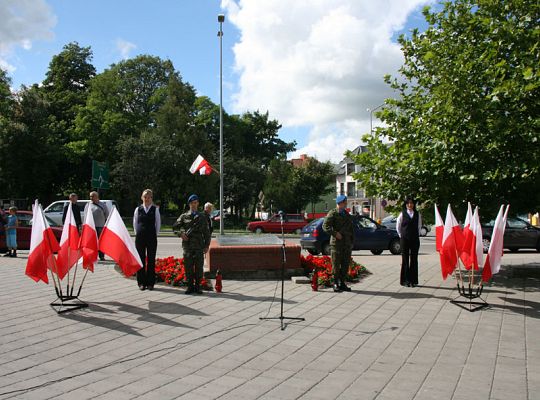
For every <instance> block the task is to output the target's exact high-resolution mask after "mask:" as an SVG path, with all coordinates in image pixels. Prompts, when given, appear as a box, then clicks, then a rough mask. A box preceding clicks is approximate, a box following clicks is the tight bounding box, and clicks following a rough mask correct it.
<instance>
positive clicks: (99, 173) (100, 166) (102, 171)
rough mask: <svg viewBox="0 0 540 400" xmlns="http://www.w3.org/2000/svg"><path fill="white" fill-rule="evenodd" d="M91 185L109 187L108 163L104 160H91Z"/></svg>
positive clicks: (102, 187)
mask: <svg viewBox="0 0 540 400" xmlns="http://www.w3.org/2000/svg"><path fill="white" fill-rule="evenodd" d="M92 187H93V188H95V189H109V165H108V164H107V163H106V162H98V161H96V160H92Z"/></svg>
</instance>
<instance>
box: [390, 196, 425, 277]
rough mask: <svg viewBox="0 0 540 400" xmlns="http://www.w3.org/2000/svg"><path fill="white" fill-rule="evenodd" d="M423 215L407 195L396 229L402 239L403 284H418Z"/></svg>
mask: <svg viewBox="0 0 540 400" xmlns="http://www.w3.org/2000/svg"><path fill="white" fill-rule="evenodd" d="M421 228H422V217H421V215H420V213H419V212H418V211H417V210H416V202H415V201H414V199H413V198H412V197H407V199H405V202H404V203H403V209H402V211H401V213H400V214H399V216H398V218H397V221H396V230H397V232H398V235H399V237H400V239H401V275H400V278H399V283H400V285H401V286H409V287H415V286H416V285H418V250H419V249H420V229H421Z"/></svg>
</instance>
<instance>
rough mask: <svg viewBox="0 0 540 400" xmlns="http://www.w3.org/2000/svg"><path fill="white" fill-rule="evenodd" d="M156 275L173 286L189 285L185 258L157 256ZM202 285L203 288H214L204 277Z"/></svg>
mask: <svg viewBox="0 0 540 400" xmlns="http://www.w3.org/2000/svg"><path fill="white" fill-rule="evenodd" d="M156 275H157V276H158V277H159V279H161V280H162V281H163V282H165V283H167V284H169V285H172V286H185V285H187V283H186V272H185V269H184V259H183V258H174V257H167V258H156ZM201 287H202V289H203V290H212V284H211V283H210V281H208V280H207V279H206V278H204V277H203V278H202V280H201Z"/></svg>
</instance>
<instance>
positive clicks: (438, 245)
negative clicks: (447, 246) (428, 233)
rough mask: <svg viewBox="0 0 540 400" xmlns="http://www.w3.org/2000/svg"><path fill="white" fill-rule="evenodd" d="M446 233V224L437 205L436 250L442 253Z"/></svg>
mask: <svg viewBox="0 0 540 400" xmlns="http://www.w3.org/2000/svg"><path fill="white" fill-rule="evenodd" d="M443 233H444V222H443V220H442V218H441V214H440V213H439V208H438V207H437V204H435V249H436V250H437V251H438V252H439V253H440V252H441V250H442V238H443Z"/></svg>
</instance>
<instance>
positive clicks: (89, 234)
mask: <svg viewBox="0 0 540 400" xmlns="http://www.w3.org/2000/svg"><path fill="white" fill-rule="evenodd" d="M79 248H80V249H81V254H82V258H83V268H88V269H89V270H90V271H92V272H94V263H95V262H96V261H97V259H98V237H97V231H96V224H95V223H94V215H93V214H92V211H91V210H90V203H88V204H87V205H86V210H85V213H84V224H83V226H82V233H81V239H80V241H79Z"/></svg>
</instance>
